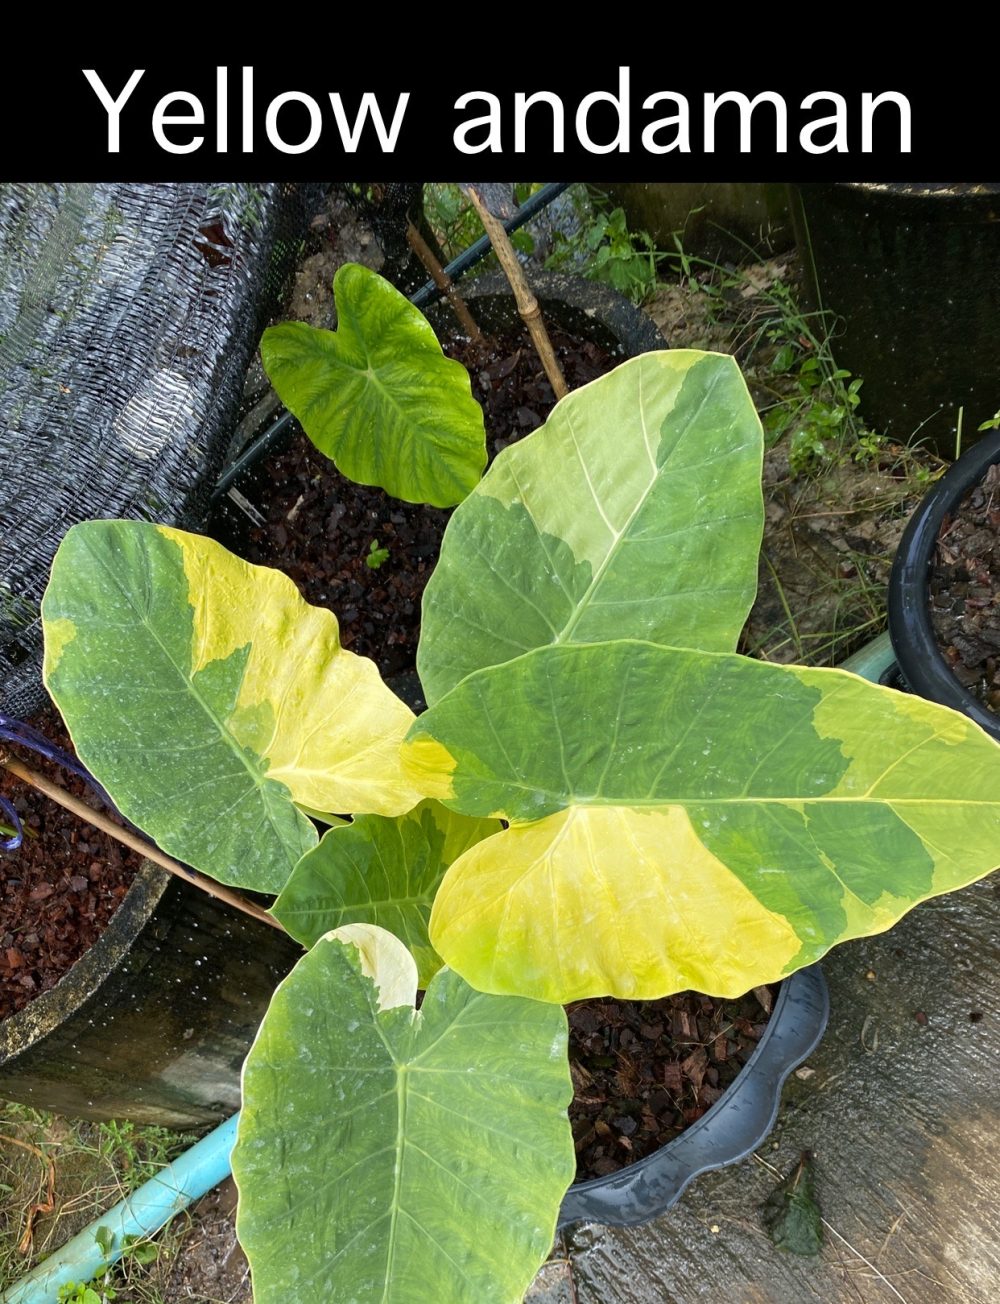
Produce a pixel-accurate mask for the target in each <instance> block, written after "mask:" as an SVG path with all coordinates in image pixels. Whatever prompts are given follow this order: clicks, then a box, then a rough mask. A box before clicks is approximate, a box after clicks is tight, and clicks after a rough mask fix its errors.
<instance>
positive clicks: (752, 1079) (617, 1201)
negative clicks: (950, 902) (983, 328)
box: [559, 964, 830, 1227]
mask: <svg viewBox="0 0 1000 1304" xmlns="http://www.w3.org/2000/svg"><path fill="white" fill-rule="evenodd" d="M829 1014H830V998H829V992H828V990H827V986H826V980H825V978H824V977H823V972H822V970H821V968H820V966H819V965H818V964H814V965H810V966H809V967H807V968H805V969H799V970H798V971H797V972H796V973H794V974H791V975H790V976H789V977H788V978H785V979H783V980H782V983H781V990H780V991H779V993H778V999H777V1001H776V1002H775V1005H774V1009H773V1011H772V1012H771V1017H770V1018H769V1019H768V1023H767V1027H766V1028H765V1029H764V1034H763V1036H762V1037H761V1039H760V1041H759V1042H758V1043H757V1046H756V1049H755V1050H754V1052H753V1054H752V1055H751V1056H750V1058H749V1059H748V1060H747V1062H746V1064H744V1066H743V1068H742V1069H741V1070H740V1072H739V1073H738V1074H737V1076H736V1079H735V1080H734V1081H733V1082H732V1083H731V1084H730V1086H729V1087H727V1088H726V1090H725V1092H724V1093H723V1095H722V1096H721V1097H720V1098H719V1099H718V1100H717V1101H716V1102H715V1104H714V1105H712V1106H711V1107H710V1108H709V1109H708V1110H706V1111H705V1113H704V1114H703V1115H702V1116H701V1118H699V1119H698V1120H697V1122H695V1123H692V1124H691V1126H690V1127H687V1128H685V1129H684V1131H683V1132H681V1134H680V1135H679V1136H677V1137H675V1138H674V1139H673V1140H672V1141H668V1142H667V1143H666V1144H665V1145H662V1146H660V1148H659V1149H658V1150H654V1151H653V1153H652V1154H650V1155H646V1156H645V1158H643V1159H639V1160H637V1161H636V1162H635V1163H634V1164H628V1165H627V1166H626V1167H625V1168H621V1169H619V1170H618V1171H617V1172H615V1173H611V1174H609V1175H608V1176H607V1177H592V1178H589V1179H588V1180H587V1181H585V1182H574V1183H573V1185H572V1186H571V1187H570V1188H569V1190H568V1191H567V1193H566V1196H565V1198H564V1200H563V1204H562V1208H561V1209H560V1212H559V1226H560V1227H565V1226H567V1225H568V1224H570V1223H574V1222H579V1221H583V1220H589V1221H597V1222H603V1223H611V1224H617V1225H625V1224H630V1223H639V1222H646V1221H648V1220H649V1219H650V1218H655V1217H656V1216H657V1215H658V1214H661V1213H664V1212H665V1211H666V1210H667V1209H669V1208H670V1207H671V1206H672V1205H674V1204H675V1203H676V1202H677V1201H678V1200H679V1199H680V1197H681V1195H682V1193H683V1192H684V1190H685V1189H686V1188H687V1186H688V1185H689V1184H690V1183H691V1182H692V1181H693V1180H694V1178H696V1177H697V1176H698V1175H699V1174H700V1173H704V1172H708V1171H709V1170H711V1169H715V1168H723V1167H725V1166H727V1165H729V1164H733V1163H737V1162H738V1161H739V1160H741V1159H744V1158H746V1156H747V1155H748V1154H750V1153H751V1151H753V1150H755V1149H756V1148H757V1146H758V1145H759V1144H760V1142H761V1141H762V1140H763V1139H764V1137H765V1136H767V1134H768V1133H769V1132H770V1130H771V1128H772V1127H773V1126H774V1121H775V1119H776V1118H777V1116H778V1109H779V1108H780V1105H781V1088H782V1086H783V1085H784V1082H785V1079H786V1078H787V1077H788V1075H789V1074H790V1073H791V1072H792V1070H793V1069H794V1068H796V1067H797V1066H798V1065H799V1064H801V1063H802V1061H803V1060H804V1059H805V1058H806V1057H807V1056H808V1055H811V1054H812V1052H813V1051H814V1050H815V1049H816V1047H817V1046H818V1045H819V1042H820V1040H821V1038H822V1036H823V1033H824V1032H825V1031H826V1025H827V1020H828V1018H829ZM796 1016H799V1017H796ZM734 1124H735V1126H734ZM724 1133H728V1134H729V1135H724Z"/></svg>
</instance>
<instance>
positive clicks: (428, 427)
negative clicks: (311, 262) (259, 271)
mask: <svg viewBox="0 0 1000 1304" xmlns="http://www.w3.org/2000/svg"><path fill="white" fill-rule="evenodd" d="M333 292H334V297H335V299H336V303H337V322H338V326H337V330H335V331H327V330H319V329H318V328H316V327H315V326H307V325H306V324H305V323H304V322H285V323H282V325H280V326H272V327H270V328H269V329H268V330H266V331H265V332H264V338H263V340H262V341H261V357H262V359H263V362H264V368H265V370H266V371H267V374H268V376H269V378H270V380H271V383H272V385H273V386H274V388H275V389H276V390H277V392H278V396H279V397H280V399H281V401H282V402H283V403H284V404H285V406H286V407H287V408H288V410H289V411H290V412H293V413H294V414H295V416H296V417H297V418H298V420H299V421H300V422H301V424H302V428H303V430H305V432H306V434H307V435H308V436H309V438H310V439H311V440H312V442H313V443H314V444H315V445H316V447H317V448H318V449H319V450H320V452H321V453H325V454H326V455H327V457H329V458H331V459H332V460H333V461H334V462H335V463H336V466H337V469H338V470H339V471H341V472H342V473H343V474H344V475H346V476H349V477H350V479H352V480H355V481H357V482H359V483H360V484H374V485H379V486H380V487H381V488H383V489H384V490H385V491H386V492H387V493H390V494H392V495H393V496H394V497H396V498H402V499H404V500H405V501H406V502H410V503H430V504H431V505H432V506H434V507H453V506H454V505H455V504H456V503H459V502H461V501H462V499H463V498H464V497H465V496H466V494H467V493H468V492H469V490H470V489H472V487H473V486H474V485H475V484H476V482H477V481H478V479H479V477H480V476H481V475H482V473H483V467H484V466H485V465H486V432H485V429H484V426H483V412H482V408H481V407H480V406H479V404H478V403H477V402H476V400H475V399H474V398H473V397H472V387H471V384H470V381H469V373H468V372H467V371H466V369H465V368H464V367H463V366H462V365H461V363H458V362H453V361H452V360H451V359H449V358H446V357H445V356H444V354H443V353H442V351H441V345H440V344H439V343H438V342H437V338H436V337H435V335H434V332H433V330H431V327H430V325H429V324H428V322H427V319H426V318H425V317H424V315H423V313H421V312H420V310H419V309H418V308H414V306H413V305H412V304H411V303H410V302H409V301H408V300H407V299H406V298H405V297H404V296H403V295H402V294H400V293H399V291H398V290H397V289H395V288H394V287H393V286H392V285H390V284H389V282H388V281H386V280H385V279H384V278H383V277H381V276H379V275H378V273H377V272H373V271H370V270H369V269H368V268H367V267H361V266H359V265H358V264H357V263H346V264H345V265H344V266H343V267H341V268H340V269H339V270H338V272H337V275H336V276H335V277H334V281H333Z"/></svg>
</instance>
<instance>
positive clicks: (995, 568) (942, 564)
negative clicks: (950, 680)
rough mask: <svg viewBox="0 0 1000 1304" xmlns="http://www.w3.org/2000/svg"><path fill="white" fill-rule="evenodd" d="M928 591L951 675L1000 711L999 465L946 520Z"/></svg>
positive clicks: (936, 629) (992, 708)
mask: <svg viewBox="0 0 1000 1304" xmlns="http://www.w3.org/2000/svg"><path fill="white" fill-rule="evenodd" d="M929 588H930V612H931V624H932V625H933V626H934V633H935V635H936V636H937V641H938V643H939V644H940V647H941V651H942V652H943V653H944V656H945V659H946V660H947V661H948V663H949V665H950V666H951V670H952V674H954V676H955V678H956V679H957V680H958V682H959V683H960V684H961V685H962V687H963V688H967V689H968V690H969V692H971V693H972V694H973V695H974V696H975V697H977V698H978V699H979V701H980V702H982V704H983V705H984V706H985V707H987V708H988V709H989V710H991V711H1000V466H991V467H990V469H989V470H988V471H987V472H986V475H985V477H984V478H983V480H982V481H981V482H980V483H979V484H977V485H976V486H975V487H974V488H972V489H970V490H969V492H968V493H967V494H966V495H965V497H964V498H963V499H962V501H961V503H960V504H959V506H958V510H957V511H956V512H955V513H954V515H953V516H951V515H950V516H946V517H945V519H944V521H943V522H942V525H941V532H940V534H939V535H938V542H937V548H936V549H935V552H934V556H933V558H932V560H931V571H930V581H929Z"/></svg>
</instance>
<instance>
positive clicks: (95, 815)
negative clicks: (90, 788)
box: [0, 748, 285, 933]
mask: <svg viewBox="0 0 1000 1304" xmlns="http://www.w3.org/2000/svg"><path fill="white" fill-rule="evenodd" d="M0 767H2V768H3V769H5V770H7V771H8V772H9V773H10V774H13V775H15V776H16V777H17V778H18V779H20V780H21V781H22V783H28V784H30V785H31V786H32V787H33V788H37V789H38V791H39V792H42V793H44V794H45V796H46V797H48V798H49V799H50V800H51V801H54V802H56V803H58V805H60V806H64V807H65V808H66V810H68V811H71V812H72V813H73V814H74V815H76V816H77V817H78V818H79V819H82V820H84V821H85V822H86V823H87V824H92V825H93V826H94V828H96V829H100V830H101V832H102V833H106V834H107V835H108V837H110V838H114V839H115V840H116V841H118V842H120V843H122V844H123V846H126V847H130V848H131V849H132V850H133V851H137V852H138V853H139V855H140V856H145V857H146V858H147V859H148V860H152V861H154V862H155V863H156V864H157V865H159V866H160V867H161V868H162V869H165V870H167V872H168V873H170V874H174V875H176V876H177V878H182V879H184V881H185V882H186V883H190V884H191V885H192V886H193V887H197V888H200V889H201V891H202V892H207V893H208V895H209V896H213V897H216V898H217V899H218V900H219V901H225V903H226V904H227V905H230V906H233V907H234V908H235V909H236V910H241V911H242V912H243V913H244V914H245V915H250V917H251V918H252V919H257V920H259V921H260V922H261V923H262V924H270V926H271V927H272V928H277V929H278V931H279V932H281V933H283V932H285V929H284V928H283V927H282V926H281V924H280V923H278V921H277V919H275V917H274V915H272V914H269V913H268V911H266V910H265V909H264V907H263V906H259V905H257V904H256V903H255V902H253V901H248V900H247V898H246V897H244V896H241V895H240V894H239V892H234V891H233V890H232V888H228V887H225V886H223V884H221V883H216V882H215V880H214V879H211V878H208V877H207V875H205V874H200V873H199V872H198V871H197V870H196V869H189V868H188V867H187V865H182V864H181V862H180V861H179V860H174V859H173V858H172V857H171V856H168V855H166V854H165V852H162V851H161V850H160V848H159V847H157V846H156V845H155V844H154V843H152V842H147V841H146V839H145V838H140V837H139V836H138V835H137V834H135V833H133V832H131V830H130V829H123V828H119V826H118V825H117V824H115V823H114V822H113V821H112V820H109V819H108V817H107V816H106V815H102V814H101V812H100V811H97V810H94V809H93V808H92V807H91V806H88V805H87V803H86V802H84V801H81V800H80V798H79V797H74V796H73V795H72V793H69V792H67V791H66V789H65V788H60V787H59V785H58V784H56V783H52V782H50V780H48V779H47V778H46V777H45V775H44V774H40V773H39V772H38V770H33V769H32V768H31V766H30V765H24V764H23V763H22V762H21V761H17V760H15V759H14V758H13V757H12V756H10V755H9V754H8V753H7V752H6V751H4V749H3V748H0Z"/></svg>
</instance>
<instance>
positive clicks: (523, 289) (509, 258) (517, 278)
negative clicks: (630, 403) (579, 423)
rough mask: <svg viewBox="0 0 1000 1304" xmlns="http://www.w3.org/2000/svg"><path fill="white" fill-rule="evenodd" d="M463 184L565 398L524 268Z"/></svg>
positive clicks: (566, 389)
mask: <svg viewBox="0 0 1000 1304" xmlns="http://www.w3.org/2000/svg"><path fill="white" fill-rule="evenodd" d="M465 188H466V190H467V192H468V195H469V198H470V199H471V200H472V203H473V206H474V208H475V210H476V212H477V213H478V214H479V220H480V221H481V222H482V224H483V227H484V228H485V230H486V234H487V235H488V236H489V238H490V244H491V245H492V246H493V252H494V253H495V254H496V256H497V258H498V259H499V260H500V266H501V267H502V268H503V270H504V275H505V276H506V277H507V280H508V281H510V288H511V289H512V290H513V291H514V299H515V301H516V303H517V310H518V312H519V313H520V314H521V317H522V318H523V320H524V324H525V325H526V326H527V328H528V332H529V334H530V335H531V340H532V343H533V344H534V346H535V348H536V349H537V350H538V356H539V357H540V358H541V360H542V366H543V367H544V368H545V374H546V376H548V378H549V383H550V384H551V386H552V388H553V390H554V391H555V395H556V398H565V397H566V395H567V394H568V393H569V387H568V385H567V384H566V378H565V376H564V375H563V373H562V368H561V367H560V366H559V362H558V360H557V358H556V355H555V350H554V349H553V347H552V341H551V340H550V339H549V333H548V331H547V330H546V329H545V322H544V320H543V319H542V310H541V308H539V306H538V300H537V299H536V298H535V296H534V294H533V293H532V291H531V286H530V285H529V284H528V278H527V277H526V276H525V274H524V268H523V267H522V266H521V264H520V262H519V261H518V257H517V253H516V252H515V250H514V246H513V245H512V244H511V242H510V236H509V235H508V234H507V232H506V231H505V230H504V227H503V223H502V222H501V221H500V220H499V219H498V218H496V217H494V216H493V214H492V213H491V212H490V210H489V209H488V208H487V207H486V205H485V204H484V203H483V201H482V199H481V198H480V197H479V193H478V192H477V191H476V189H475V187H474V186H468V185H467V186H466V187H465Z"/></svg>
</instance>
